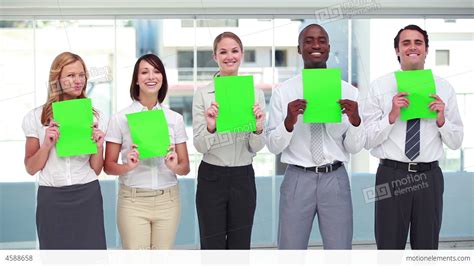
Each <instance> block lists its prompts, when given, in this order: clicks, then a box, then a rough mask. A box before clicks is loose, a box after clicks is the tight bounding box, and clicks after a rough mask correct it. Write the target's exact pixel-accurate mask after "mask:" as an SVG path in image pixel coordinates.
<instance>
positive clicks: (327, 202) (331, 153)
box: [266, 24, 365, 249]
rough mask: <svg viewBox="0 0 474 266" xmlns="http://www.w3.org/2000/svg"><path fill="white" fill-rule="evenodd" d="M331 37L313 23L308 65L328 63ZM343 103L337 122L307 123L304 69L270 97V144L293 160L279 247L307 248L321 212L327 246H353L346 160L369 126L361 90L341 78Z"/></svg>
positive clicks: (303, 44)
mask: <svg viewBox="0 0 474 266" xmlns="http://www.w3.org/2000/svg"><path fill="white" fill-rule="evenodd" d="M329 52H330V45H329V37H328V34H327V32H326V31H325V30H324V28H323V27H321V26H320V25H317V24H311V25H309V26H307V27H305V28H304V29H303V30H302V31H301V33H300V35H299V37H298V53H299V54H301V56H302V58H303V61H304V68H305V69H310V68H326V62H327V60H328V58H329ZM341 88H342V99H343V100H340V105H341V108H342V109H343V113H344V114H345V115H343V116H342V122H341V123H337V124H329V123H327V124H315V123H303V120H302V116H301V114H303V113H304V111H305V109H306V100H304V99H302V98H303V81H302V77H301V74H300V75H297V76H295V77H293V78H290V79H289V80H287V81H285V82H283V83H281V84H280V85H278V86H277V87H276V88H275V89H274V90H273V94H272V98H271V101H270V114H269V120H268V131H267V134H266V144H267V146H268V149H269V150H270V152H272V153H275V154H279V153H282V156H281V161H282V162H283V163H287V164H288V168H287V169H286V172H285V176H284V179H283V182H282V184H281V188H280V212H279V230H278V248H279V249H307V247H308V241H309V237H310V233H311V228H312V224H313V220H314V217H315V215H316V214H318V222H319V229H320V232H321V236H322V240H323V245H324V248H325V249H351V247H352V200H351V191H350V183H349V177H348V174H347V171H346V169H345V167H344V164H347V163H348V161H349V156H350V155H349V153H357V152H359V151H360V150H361V149H362V148H363V146H364V143H365V131H364V129H363V124H362V120H361V118H360V116H359V112H358V105H357V102H356V99H357V96H358V92H357V89H356V88H354V87H353V86H351V85H350V84H349V83H347V82H345V81H341Z"/></svg>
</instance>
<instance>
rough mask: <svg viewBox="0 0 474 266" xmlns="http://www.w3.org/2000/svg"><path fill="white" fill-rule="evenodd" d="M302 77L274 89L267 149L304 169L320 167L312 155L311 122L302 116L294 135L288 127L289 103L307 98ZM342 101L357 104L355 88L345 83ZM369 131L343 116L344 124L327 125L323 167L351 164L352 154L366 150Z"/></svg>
mask: <svg viewBox="0 0 474 266" xmlns="http://www.w3.org/2000/svg"><path fill="white" fill-rule="evenodd" d="M302 82H303V81H302V77H301V75H297V76H296V77H294V78H291V79H289V80H287V81H285V82H283V83H281V84H280V85H279V86H277V87H276V88H275V89H274V90H273V94H272V98H271V100H270V115H269V119H268V130H267V133H266V136H267V138H266V139H267V140H266V143H267V147H268V150H270V152H272V153H274V154H279V153H282V155H281V161H282V162H283V163H287V164H295V165H299V166H303V167H313V166H316V165H315V163H314V162H313V159H312V155H311V129H310V124H309V123H304V122H303V115H299V116H298V121H297V122H296V124H295V126H294V129H293V131H292V132H288V131H287V130H286V128H285V123H284V121H285V118H286V115H287V110H288V103H290V102H292V101H294V100H296V99H303V83H302ZM341 88H342V98H343V99H349V100H353V101H356V100H357V97H358V91H357V89H356V88H354V87H353V86H352V85H350V84H349V83H347V82H345V81H341ZM364 143H365V130H364V125H363V123H362V121H361V123H360V125H359V126H358V127H355V126H353V125H352V124H351V123H350V122H349V119H348V117H347V115H343V116H342V122H341V123H325V124H324V130H323V153H324V161H323V163H321V165H324V164H328V163H332V162H334V161H341V162H345V163H347V162H348V161H349V157H350V155H349V153H357V152H359V151H360V150H362V148H363V147H364Z"/></svg>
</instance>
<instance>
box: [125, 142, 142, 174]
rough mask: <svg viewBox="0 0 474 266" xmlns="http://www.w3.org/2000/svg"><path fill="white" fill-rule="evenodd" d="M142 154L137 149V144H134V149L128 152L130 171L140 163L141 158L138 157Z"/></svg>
mask: <svg viewBox="0 0 474 266" xmlns="http://www.w3.org/2000/svg"><path fill="white" fill-rule="evenodd" d="M139 156H140V153H138V150H137V145H135V144H132V149H130V151H129V152H128V153H127V168H128V170H129V171H131V170H133V169H135V168H136V167H137V166H138V164H139V163H140V160H139V159H138V157H139Z"/></svg>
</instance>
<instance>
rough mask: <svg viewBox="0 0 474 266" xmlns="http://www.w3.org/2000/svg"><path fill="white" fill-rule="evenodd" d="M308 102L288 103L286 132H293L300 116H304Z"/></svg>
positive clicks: (300, 100) (299, 100) (297, 100)
mask: <svg viewBox="0 0 474 266" xmlns="http://www.w3.org/2000/svg"><path fill="white" fill-rule="evenodd" d="M306 103H307V102H306V100H304V99H296V100H294V101H292V102H290V103H288V111H287V114H286V118H285V128H286V131H288V132H292V131H293V129H294V127H295V124H296V122H298V115H300V114H303V113H304V110H306Z"/></svg>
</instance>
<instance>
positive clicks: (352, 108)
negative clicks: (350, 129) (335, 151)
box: [339, 99, 361, 127]
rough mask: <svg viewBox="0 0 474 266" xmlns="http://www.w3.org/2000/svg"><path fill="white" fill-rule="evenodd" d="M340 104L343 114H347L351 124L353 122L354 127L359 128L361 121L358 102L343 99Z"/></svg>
mask: <svg viewBox="0 0 474 266" xmlns="http://www.w3.org/2000/svg"><path fill="white" fill-rule="evenodd" d="M339 104H340V105H341V108H342V113H343V114H346V115H347V117H348V118H349V122H351V124H352V125H353V126H355V127H358V126H359V125H360V122H361V119H360V116H359V107H358V104H357V102H356V101H352V100H349V99H342V100H339Z"/></svg>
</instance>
